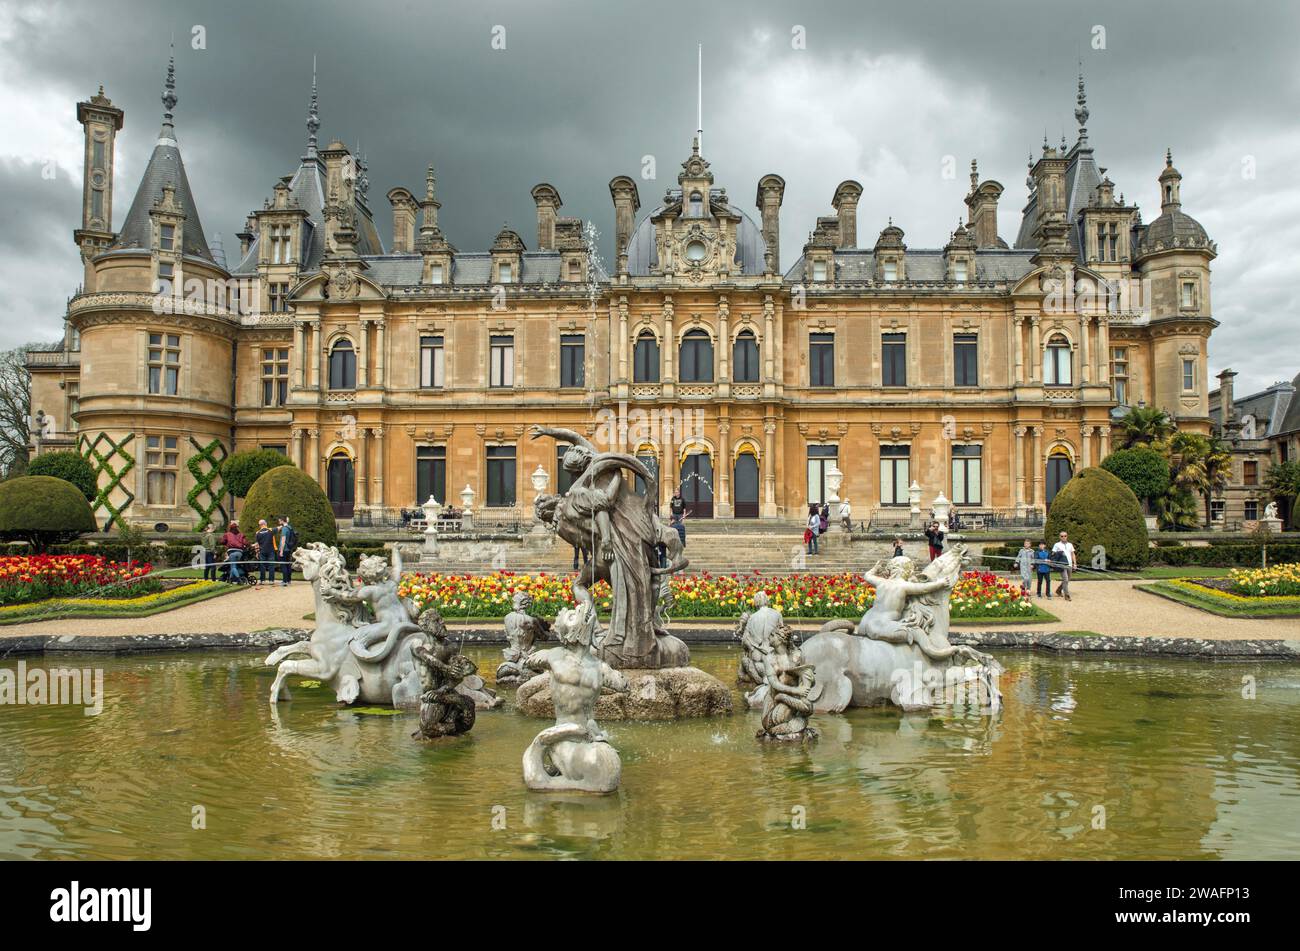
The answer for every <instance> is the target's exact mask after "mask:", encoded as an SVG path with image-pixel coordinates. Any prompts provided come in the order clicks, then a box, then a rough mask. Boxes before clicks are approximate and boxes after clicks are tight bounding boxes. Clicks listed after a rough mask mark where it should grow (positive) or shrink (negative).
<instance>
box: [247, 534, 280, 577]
mask: <svg viewBox="0 0 1300 951" xmlns="http://www.w3.org/2000/svg"><path fill="white" fill-rule="evenodd" d="M253 540H254V541H255V542H257V582H258V584H261V583H262V582H264V581H270V582H271V583H272V584H274V583H275V572H276V570H277V568H278V565H277V564H276V562H277V560H278V559H277V558H276V554H275V532H273V531H271V527H270V526H269V525H267V524H266V519H264V518H259V519H258V520H257V532H256V533H255V534H254V535H253Z"/></svg>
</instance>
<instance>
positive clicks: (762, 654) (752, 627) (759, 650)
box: [736, 591, 785, 699]
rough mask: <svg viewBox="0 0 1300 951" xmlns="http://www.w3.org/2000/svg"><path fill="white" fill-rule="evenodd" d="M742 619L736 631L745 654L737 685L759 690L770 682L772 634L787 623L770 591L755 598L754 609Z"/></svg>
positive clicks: (742, 657) (760, 593) (741, 617)
mask: <svg viewBox="0 0 1300 951" xmlns="http://www.w3.org/2000/svg"><path fill="white" fill-rule="evenodd" d="M740 620H741V623H739V624H737V625H736V631H737V635H738V636H739V638H740V646H741V650H742V653H741V655H740V671H739V673H738V674H737V675H736V682H737V683H738V684H740V685H741V686H742V687H745V686H749V687H757V686H759V685H761V684H762V683H763V682H764V681H765V680H766V674H765V672H764V671H765V667H766V663H767V655H768V652H769V651H770V650H771V639H772V635H773V634H774V633H776V630H777V628H779V627H780V626H781V625H782V624H784V623H785V620H784V619H783V618H782V617H781V612H780V611H778V610H777V609H776V608H774V607H772V603H771V600H770V599H769V598H768V596H767V592H766V591H759V592H758V593H757V594H755V595H754V610H753V611H746V612H744V613H743V614H742V615H741V616H740ZM760 699H761V698H760Z"/></svg>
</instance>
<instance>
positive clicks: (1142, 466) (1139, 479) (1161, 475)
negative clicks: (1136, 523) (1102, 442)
mask: <svg viewBox="0 0 1300 951" xmlns="http://www.w3.org/2000/svg"><path fill="white" fill-rule="evenodd" d="M1101 467H1102V468H1103V469H1105V470H1106V471H1107V472H1109V473H1110V474H1111V475H1113V476H1115V477H1117V478H1118V479H1119V480H1120V481H1121V482H1123V483H1124V484H1125V485H1126V486H1128V487H1129V488H1130V489H1132V490H1133V494H1134V495H1136V496H1137V497H1138V500H1139V501H1140V502H1141V503H1142V510H1143V511H1144V512H1147V511H1150V504H1151V500H1152V499H1156V498H1159V497H1160V496H1162V495H1164V494H1165V493H1166V492H1168V491H1169V461H1168V460H1167V459H1165V457H1164V456H1162V455H1160V453H1158V452H1156V451H1155V450H1154V449H1152V448H1151V447H1150V446H1134V447H1133V448H1132V449H1117V450H1116V451H1115V452H1112V453H1111V454H1110V455H1109V456H1107V457H1106V458H1105V459H1103V460H1102V462H1101Z"/></svg>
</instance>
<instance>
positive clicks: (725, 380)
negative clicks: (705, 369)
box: [717, 296, 731, 399]
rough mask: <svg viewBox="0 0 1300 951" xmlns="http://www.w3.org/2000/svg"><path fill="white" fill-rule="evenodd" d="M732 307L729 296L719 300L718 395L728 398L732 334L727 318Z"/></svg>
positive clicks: (729, 392) (729, 393)
mask: <svg viewBox="0 0 1300 951" xmlns="http://www.w3.org/2000/svg"><path fill="white" fill-rule="evenodd" d="M730 313H731V309H730V307H729V306H728V304H727V298H726V297H725V296H721V297H720V298H719V300H718V360H717V363H718V396H719V397H721V398H722V399H727V398H728V397H729V396H731V343H730V341H731V335H730V334H729V333H728V332H727V318H728V317H729V316H730Z"/></svg>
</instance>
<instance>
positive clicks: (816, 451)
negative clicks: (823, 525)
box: [808, 445, 840, 516]
mask: <svg viewBox="0 0 1300 951" xmlns="http://www.w3.org/2000/svg"><path fill="white" fill-rule="evenodd" d="M839 457H840V447H839V446H826V445H819V446H809V447H808V504H809V505H811V504H813V503H814V502H817V503H821V502H824V501H826V497H827V496H828V495H829V493H828V492H827V490H826V473H828V472H830V471H831V468H832V467H833V466H834V465H835V463H836V460H838V459H839ZM831 514H832V516H833V515H834V513H833V512H832V513H831Z"/></svg>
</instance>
